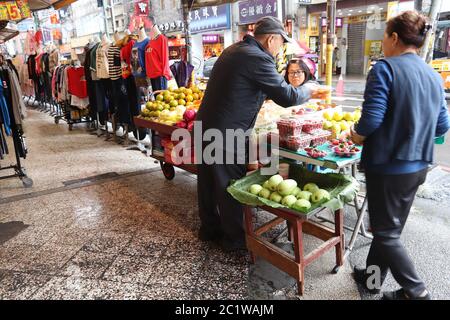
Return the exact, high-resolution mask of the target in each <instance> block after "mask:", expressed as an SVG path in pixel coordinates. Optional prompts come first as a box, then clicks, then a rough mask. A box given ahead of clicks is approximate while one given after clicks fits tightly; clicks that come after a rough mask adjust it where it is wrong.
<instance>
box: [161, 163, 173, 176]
mask: <svg viewBox="0 0 450 320" xmlns="http://www.w3.org/2000/svg"><path fill="white" fill-rule="evenodd" d="M159 164H160V165H161V170H162V172H163V173H164V177H166V179H167V180H173V178H175V168H174V167H173V165H171V164H170V163H167V162H160V163H159Z"/></svg>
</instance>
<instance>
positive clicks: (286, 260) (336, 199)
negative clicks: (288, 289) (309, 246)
mask: <svg viewBox="0 0 450 320" xmlns="http://www.w3.org/2000/svg"><path fill="white" fill-rule="evenodd" d="M274 177H275V176H274ZM274 177H272V178H274ZM267 178H268V177H266V176H262V175H261V174H260V171H257V172H255V173H253V174H251V175H249V176H247V177H245V178H242V179H240V180H238V181H235V182H234V183H233V184H232V185H231V186H230V187H229V188H228V192H229V193H230V194H231V195H232V196H233V197H234V198H235V199H236V200H238V201H239V202H241V203H242V204H244V205H245V207H244V213H245V231H246V241H247V248H248V250H249V251H250V254H251V261H252V262H254V261H255V257H260V258H263V259H265V260H267V261H268V262H270V263H271V264H273V265H274V266H276V267H277V268H279V269H281V270H283V271H284V272H286V273H287V274H289V275H291V276H292V277H294V278H295V279H296V280H297V284H298V293H299V294H300V295H302V294H303V293H304V287H305V276H304V275H305V267H307V266H308V265H310V264H311V263H312V262H314V261H315V260H317V259H318V258H320V257H321V256H322V255H324V254H325V253H326V252H328V251H329V250H332V249H333V248H334V249H335V251H336V266H335V268H334V270H337V269H339V267H340V266H342V265H343V263H344V259H345V256H344V245H345V241H344V229H343V225H344V224H343V223H344V210H343V208H344V204H345V203H348V202H350V201H352V200H353V198H354V197H355V196H356V193H357V190H358V189H359V184H358V183H357V182H356V180H355V179H354V178H353V177H351V176H345V175H341V174H335V173H330V174H319V173H315V172H311V171H308V170H306V169H304V168H303V167H301V166H295V165H291V166H290V169H289V178H290V179H287V180H284V182H287V181H288V180H290V181H291V180H294V181H296V185H298V186H300V187H303V188H305V189H306V188H307V186H308V185H312V184H317V186H319V185H320V186H321V187H322V188H326V189H327V190H328V191H329V197H328V198H326V199H323V200H320V199H319V200H316V201H315V203H314V204H313V205H312V206H311V207H309V208H306V209H304V210H303V209H301V210H298V209H297V208H296V206H295V204H294V205H293V206H288V205H287V203H285V202H284V201H283V202H282V203H280V202H279V201H276V200H274V199H275V198H272V197H270V199H269V198H267V197H264V196H262V193H259V194H254V193H253V192H252V191H253V190H252V189H253V187H254V186H257V185H259V184H262V185H263V186H264V185H265V184H266V183H267V181H266V182H264V181H265V180H266V179H267ZM272 178H271V179H272ZM271 179H269V180H271ZM263 182H264V183H263ZM307 182H308V183H307ZM269 185H270V183H269ZM285 185H287V184H285ZM280 186H281V184H278V190H279V191H280V190H281V187H280ZM317 186H316V187H317ZM301 189H302V188H299V190H301ZM272 190H274V189H272ZM280 192H281V191H280ZM274 193H276V192H274ZM288 197H291V195H286V196H285V199H287V198H288ZM283 200H284V199H283ZM299 201H300V200H299ZM253 208H260V209H262V210H264V211H267V212H269V213H271V214H273V215H274V216H275V218H274V219H273V220H271V221H269V222H267V223H266V224H264V225H262V226H259V227H258V228H257V229H256V230H255V228H254V226H253ZM323 210H332V211H333V212H334V225H335V228H334V230H333V229H331V228H329V227H327V226H324V225H322V224H319V223H317V222H315V221H313V220H312V218H313V217H314V216H315V215H317V214H318V213H319V212H321V211H323ZM302 211H303V212H302ZM284 221H286V222H287V224H288V227H289V233H288V235H289V239H290V240H291V241H292V242H293V244H294V255H292V254H290V253H289V252H286V251H284V250H282V249H281V248H279V247H277V246H275V245H273V244H272V243H270V242H269V241H268V240H266V239H264V238H263V236H262V235H263V234H264V233H266V232H267V231H269V230H270V229H272V228H273V227H275V226H277V225H279V224H281V223H283V222H284ZM304 234H309V235H312V236H314V237H316V238H318V239H320V240H323V241H324V242H323V243H322V244H321V245H320V246H318V247H317V248H315V249H314V250H313V251H312V252H310V253H308V254H307V255H305V254H304V246H303V235H304Z"/></svg>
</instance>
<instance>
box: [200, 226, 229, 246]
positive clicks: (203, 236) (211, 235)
mask: <svg viewBox="0 0 450 320" xmlns="http://www.w3.org/2000/svg"><path fill="white" fill-rule="evenodd" d="M222 236H223V233H222V231H220V230H210V229H206V228H204V227H200V230H199V231H198V238H199V239H200V241H203V242H207V241H212V242H220V240H221V239H222Z"/></svg>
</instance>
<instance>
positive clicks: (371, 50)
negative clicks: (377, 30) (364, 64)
mask: <svg viewBox="0 0 450 320" xmlns="http://www.w3.org/2000/svg"><path fill="white" fill-rule="evenodd" d="M382 42H383V41H382V40H366V43H365V50H364V55H365V56H369V57H372V56H378V55H380V54H381V52H382V50H383V49H382Z"/></svg>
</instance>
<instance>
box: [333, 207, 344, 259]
mask: <svg viewBox="0 0 450 320" xmlns="http://www.w3.org/2000/svg"><path fill="white" fill-rule="evenodd" d="M334 221H335V224H334V225H335V235H336V236H337V237H340V238H341V241H340V242H339V243H338V244H337V245H336V265H338V266H342V265H343V264H344V245H345V242H344V209H338V210H336V211H335V212H334Z"/></svg>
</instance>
